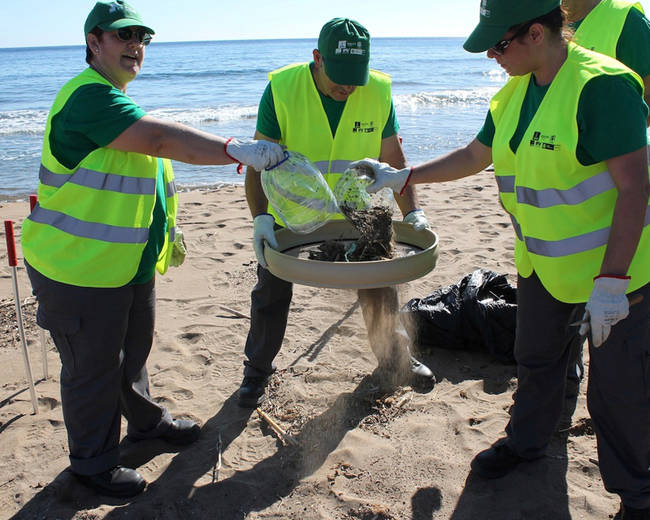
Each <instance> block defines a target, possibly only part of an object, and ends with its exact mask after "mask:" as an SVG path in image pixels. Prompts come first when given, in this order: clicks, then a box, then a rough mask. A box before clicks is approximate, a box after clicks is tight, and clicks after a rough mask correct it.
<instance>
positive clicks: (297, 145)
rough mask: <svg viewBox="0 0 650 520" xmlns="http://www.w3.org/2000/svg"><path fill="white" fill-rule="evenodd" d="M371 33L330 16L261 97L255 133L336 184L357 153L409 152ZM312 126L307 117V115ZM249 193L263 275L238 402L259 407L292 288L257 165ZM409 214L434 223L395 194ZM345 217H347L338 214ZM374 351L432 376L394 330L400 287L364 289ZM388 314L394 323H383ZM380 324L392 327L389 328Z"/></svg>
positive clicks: (385, 157)
mask: <svg viewBox="0 0 650 520" xmlns="http://www.w3.org/2000/svg"><path fill="white" fill-rule="evenodd" d="M369 58H370V36H369V34H368V31H367V30H366V28H365V27H363V26H362V25H361V24H359V23H358V22H356V21H353V20H349V19H347V18H334V19H332V20H330V21H329V22H327V23H326V24H325V25H324V26H323V27H322V29H321V32H320V35H319V38H318V49H314V51H313V61H312V62H311V63H301V64H294V65H289V66H286V67H284V68H281V69H278V70H275V71H273V72H271V73H270V74H269V78H270V83H269V84H268V86H267V87H266V90H265V91H264V94H263V96H262V98H261V101H260V104H259V110H258V117H257V129H256V132H255V139H265V140H270V141H274V142H279V143H280V144H282V145H283V146H285V147H287V148H288V149H289V150H291V151H296V152H299V153H301V154H303V155H305V156H306V157H307V158H308V159H309V160H311V161H312V162H313V163H314V164H315V165H316V166H317V167H318V168H319V169H320V171H321V172H322V173H323V175H324V177H325V179H326V180H327V182H328V184H329V185H330V186H331V187H333V186H334V185H335V183H336V181H337V180H338V179H339V177H340V176H341V174H342V173H343V172H344V171H345V170H346V168H347V167H348V165H349V164H350V162H351V161H353V160H358V159H361V158H363V157H365V156H370V157H374V158H379V159H381V160H382V161H386V162H388V163H389V164H392V165H394V166H396V167H398V168H401V167H403V166H405V165H406V159H405V157H404V152H403V151H402V146H401V143H400V139H399V136H398V134H397V131H398V129H399V126H398V124H397V118H396V117H395V109H394V107H393V103H392V97H391V81H390V77H389V76H387V75H386V74H383V73H381V72H377V71H374V70H373V71H370V70H369V66H368V65H369ZM307 121H308V122H309V124H306V122H307ZM246 197H247V199H248V206H249V208H250V211H251V215H252V216H253V218H254V220H253V222H254V237H253V242H254V247H255V252H256V255H257V260H258V262H259V265H258V268H257V277H258V282H257V284H256V286H255V288H254V289H253V291H252V294H251V326H250V330H249V333H248V338H247V340H246V347H245V355H246V358H247V359H246V361H245V362H244V365H245V368H244V379H243V382H242V384H241V387H240V390H239V404H240V406H243V407H254V406H257V405H258V404H259V403H260V402H261V401H262V400H263V399H264V389H265V387H266V385H267V384H268V381H269V378H270V376H271V374H272V373H273V372H274V371H275V366H274V364H273V360H274V359H275V357H276V355H277V354H278V352H279V351H280V347H281V345H282V341H283V338H284V333H285V329H286V325H287V315H288V313H289V306H290V304H291V297H292V291H293V286H292V284H291V283H289V282H286V281H284V280H281V279H280V278H277V277H275V276H274V275H273V274H271V273H270V272H269V271H268V270H267V268H266V267H267V266H266V261H265V259H264V252H263V250H264V241H267V242H268V243H269V244H271V245H276V240H275V235H274V228H278V227H280V226H282V225H283V224H282V221H281V220H280V218H279V217H278V216H277V215H276V214H275V212H274V211H273V208H272V207H271V206H270V205H269V203H268V200H267V198H266V196H265V194H264V192H263V190H262V185H261V181H260V173H259V171H258V169H257V168H254V167H251V168H248V170H247V173H246ZM395 198H396V201H397V204H398V205H399V207H400V210H401V211H402V213H403V215H404V221H405V222H409V223H411V224H413V225H414V226H415V227H416V228H417V229H424V228H425V227H428V222H427V219H426V217H425V215H424V212H423V211H422V209H420V208H418V200H417V196H416V194H415V190H414V189H413V188H412V187H408V188H407V189H406V190H405V191H404V193H403V194H400V193H399V190H398V193H396V196H395ZM341 218H342V216H341ZM359 299H360V301H361V306H362V312H363V316H364V320H365V322H366V326H367V329H368V336H369V341H370V345H371V348H372V349H373V352H374V353H375V355H376V356H377V358H378V360H379V366H380V369H382V370H384V369H385V370H384V372H385V375H386V376H387V377H388V376H391V377H392V376H395V375H396V374H413V375H414V376H415V379H418V380H420V382H427V383H431V382H432V380H433V374H432V372H431V371H430V370H429V369H428V368H427V367H426V366H425V365H423V364H421V363H419V362H418V361H416V360H415V358H413V357H412V356H411V355H410V353H409V351H408V345H407V344H406V343H405V341H404V339H403V338H401V336H400V335H399V334H398V333H397V332H396V330H397V316H398V310H399V306H398V299H397V291H396V290H395V289H394V288H381V289H367V290H360V291H359ZM386 320H388V322H386ZM384 331H390V332H389V333H388V334H386V332H384Z"/></svg>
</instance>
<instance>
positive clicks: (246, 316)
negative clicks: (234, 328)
mask: <svg viewBox="0 0 650 520" xmlns="http://www.w3.org/2000/svg"><path fill="white" fill-rule="evenodd" d="M219 308H220V309H221V310H222V311H226V312H229V313H230V314H234V315H235V316H237V317H239V318H245V319H247V320H250V319H251V317H250V316H248V315H246V314H244V313H243V312H239V311H236V310H235V309H231V308H230V307H226V306H225V305H219Z"/></svg>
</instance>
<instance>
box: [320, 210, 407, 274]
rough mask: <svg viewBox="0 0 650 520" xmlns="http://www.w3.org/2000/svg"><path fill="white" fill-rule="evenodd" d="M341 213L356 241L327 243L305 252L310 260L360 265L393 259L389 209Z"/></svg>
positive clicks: (345, 211) (393, 246)
mask: <svg viewBox="0 0 650 520" xmlns="http://www.w3.org/2000/svg"><path fill="white" fill-rule="evenodd" d="M341 211H342V212H343V214H344V215H345V217H346V218H347V219H348V220H349V221H350V223H351V224H352V225H353V226H354V228H355V229H356V230H357V231H358V232H359V235H360V236H359V238H358V239H357V240H354V241H352V242H349V241H345V242H344V241H342V240H327V241H326V242H323V243H322V244H320V245H319V246H318V250H315V251H310V252H309V259H310V260H324V261H329V262H363V261H370V260H382V259H390V258H393V254H394V251H395V242H394V237H393V225H392V221H393V211H392V209H391V208H390V207H387V206H373V207H371V208H368V209H353V208H351V207H350V206H345V205H343V206H341Z"/></svg>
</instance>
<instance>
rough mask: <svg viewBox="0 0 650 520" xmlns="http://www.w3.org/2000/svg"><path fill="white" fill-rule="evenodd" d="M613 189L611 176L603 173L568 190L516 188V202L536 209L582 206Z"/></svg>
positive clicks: (606, 172)
mask: <svg viewBox="0 0 650 520" xmlns="http://www.w3.org/2000/svg"><path fill="white" fill-rule="evenodd" d="M615 187H616V186H615V184H614V181H613V180H612V176H611V175H610V174H609V172H608V171H604V172H602V173H599V174H598V175H595V176H593V177H590V178H589V179H587V180H584V181H582V182H581V183H580V184H577V185H576V186H573V187H572V188H569V189H568V190H556V189H545V190H534V189H532V188H524V187H522V186H517V202H518V203H520V204H528V205H530V206H534V207H536V208H550V207H553V206H560V205H571V206H573V205H576V204H582V203H583V202H586V201H587V200H589V199H591V198H592V197H595V196H596V195H600V194H601V193H605V192H606V191H609V190H611V189H612V188H615Z"/></svg>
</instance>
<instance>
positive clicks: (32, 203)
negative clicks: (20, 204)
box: [29, 195, 48, 379]
mask: <svg viewBox="0 0 650 520" xmlns="http://www.w3.org/2000/svg"><path fill="white" fill-rule="evenodd" d="M37 202H38V197H37V196H36V195H30V196H29V210H30V211H34V206H36V203H37ZM40 331H41V355H42V357H43V379H47V378H48V372H47V336H45V329H40Z"/></svg>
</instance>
